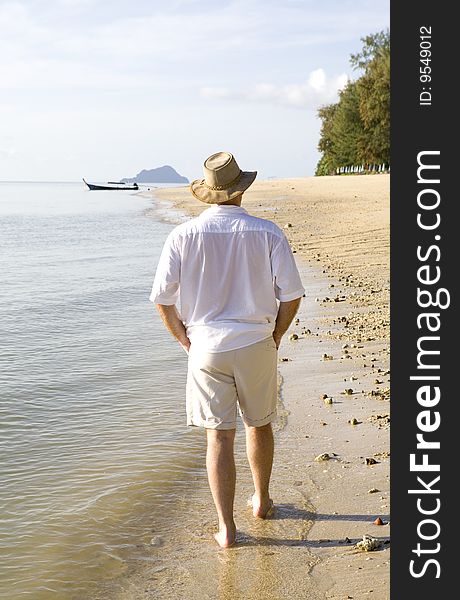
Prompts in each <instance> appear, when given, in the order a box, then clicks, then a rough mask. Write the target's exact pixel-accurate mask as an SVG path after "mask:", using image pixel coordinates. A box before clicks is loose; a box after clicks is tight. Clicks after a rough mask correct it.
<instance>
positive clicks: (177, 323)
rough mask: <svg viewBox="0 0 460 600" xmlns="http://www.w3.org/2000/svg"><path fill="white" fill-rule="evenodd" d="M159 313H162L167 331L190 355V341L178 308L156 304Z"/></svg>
mask: <svg viewBox="0 0 460 600" xmlns="http://www.w3.org/2000/svg"><path fill="white" fill-rule="evenodd" d="M155 306H156V308H157V310H158V312H159V313H160V316H161V318H162V319H163V323H164V324H165V325H166V329H167V330H168V331H169V332H170V333H171V334H172V335H173V336H174V337H175V338H176V340H177V341H178V342H179V344H180V345H181V346H182V348H183V349H184V350H185V351H186V352H187V353H188V351H189V348H190V340H189V339H188V337H187V333H186V330H185V327H184V324H183V323H182V321H181V320H180V318H179V314H178V312H177V308H176V307H175V306H174V305H167V304H155Z"/></svg>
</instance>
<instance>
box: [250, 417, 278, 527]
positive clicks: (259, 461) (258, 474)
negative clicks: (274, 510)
mask: <svg viewBox="0 0 460 600" xmlns="http://www.w3.org/2000/svg"><path fill="white" fill-rule="evenodd" d="M245 427H246V452H247V455H248V460H249V466H250V467H251V472H252V479H253V481H254V489H255V493H254V495H253V497H252V512H253V514H254V516H255V517H259V518H261V519H265V517H266V516H267V514H268V512H269V511H270V509H271V507H272V506H273V502H272V500H271V498H270V493H269V489H268V488H269V485H270V475H271V472H272V465H273V452H274V440H273V431H272V425H271V423H268V424H267V425H263V426H262V427H251V426H249V425H246V424H245Z"/></svg>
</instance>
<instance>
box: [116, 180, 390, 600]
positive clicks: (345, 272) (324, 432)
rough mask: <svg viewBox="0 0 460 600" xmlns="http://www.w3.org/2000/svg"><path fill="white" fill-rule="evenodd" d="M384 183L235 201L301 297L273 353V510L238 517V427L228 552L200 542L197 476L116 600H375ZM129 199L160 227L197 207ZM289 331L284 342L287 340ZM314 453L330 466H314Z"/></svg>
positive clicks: (172, 194)
mask: <svg viewBox="0 0 460 600" xmlns="http://www.w3.org/2000/svg"><path fill="white" fill-rule="evenodd" d="M388 185H389V176H387V175H378V176H368V177H356V178H355V177H347V178H340V177H329V178H327V177H321V178H305V179H292V180H280V181H273V180H270V181H261V182H256V183H255V184H254V185H253V186H252V187H251V188H250V190H248V192H247V193H246V194H245V197H244V200H243V206H244V207H245V208H247V209H248V211H249V212H250V213H252V214H255V215H257V216H261V217H264V218H268V219H270V220H273V221H275V222H277V223H278V225H280V226H281V227H282V228H283V229H284V231H285V232H286V235H287V236H288V238H289V240H290V243H291V246H292V248H293V251H294V252H295V253H296V255H297V257H296V258H297V259H298V264H299V270H300V272H301V276H302V280H303V282H304V285H305V287H306V296H307V297H306V298H304V301H303V302H302V305H301V308H300V310H299V313H298V315H297V317H298V322H294V323H293V324H292V326H291V328H290V329H289V331H288V332H287V334H286V335H285V337H284V338H283V342H282V345H281V347H280V351H279V373H280V392H281V393H280V396H281V402H282V406H283V411H282V412H283V413H284V414H285V416H284V420H285V421H286V422H285V423H283V422H282V421H283V418H281V423H280V425H278V426H275V427H274V430H275V439H276V450H275V464H274V470H273V479H272V481H273V485H272V496H273V498H274V502H275V505H277V509H276V514H275V517H274V518H273V519H269V520H267V521H264V522H258V523H254V522H253V519H251V517H250V515H248V510H247V507H246V506H245V501H246V499H247V497H249V496H250V494H251V481H250V472H249V467H248V466H247V463H246V461H245V456H244V441H243V439H242V436H241V427H240V428H239V429H240V431H239V434H238V433H237V442H236V462H237V470H238V483H237V498H236V507H235V508H236V521H237V526H238V529H239V534H238V541H239V544H238V545H237V546H235V548H233V549H230V550H227V551H219V550H218V549H217V548H216V547H215V545H214V544H213V543H212V542H210V537H211V532H212V531H213V529H214V521H215V519H214V512H213V511H214V508H213V505H212V501H211V497H210V494H209V492H208V490H207V489H198V488H201V487H203V483H204V479H203V477H200V478H198V479H199V480H200V481H197V484H199V485H198V486H197V489H194V490H193V492H192V493H191V495H190V498H187V499H184V500H183V502H182V503H181V510H185V511H188V513H189V514H188V518H187V525H186V527H184V526H181V524H180V523H179V524H178V529H177V531H174V532H171V537H170V538H169V540H167V541H165V542H164V544H163V543H162V545H161V546H160V547H158V548H153V549H152V550H151V553H150V557H149V561H150V562H151V563H152V562H153V563H154V565H155V567H154V568H153V569H152V564H150V565H149V568H147V569H145V568H140V569H138V570H137V571H136V573H134V572H133V575H132V576H131V577H129V578H128V579H127V580H125V582H124V584H121V588H122V589H120V595H119V596H116V597H117V598H120V599H121V598H123V599H128V598H129V599H134V598H136V599H137V598H145V599H147V598H153V597H155V598H162V597H165V598H166V597H169V598H182V597H187V598H190V599H191V600H192V599H193V598H197V599H198V598H215V597H219V598H220V597H223V598H235V599H237V598H239V597H241V598H242V597H245V598H256V597H264V598H267V599H270V598H273V600H275V598H284V597H291V595H295V596H297V597H299V598H310V599H312V600H313V599H316V598H317V599H318V600H320V599H324V598H327V599H331V600H332V599H335V598H337V599H339V598H344V597H347V595H348V596H351V597H355V598H358V597H359V598H367V597H369V598H374V599H376V600H386V598H388V597H389V551H388V543H387V542H388V541H389V525H384V526H377V525H374V524H373V521H374V519H375V518H376V517H381V518H382V520H383V521H384V523H387V522H388V521H389V460H388V459H389V439H388V437H389V436H388V433H389V430H388V427H389V402H388V400H389V394H388V388H389V370H388V324H387V323H388V318H389V306H388V277H389V268H388V244H389V228H388V226H389V218H388V215H386V213H387V212H388V196H389V194H388ZM142 195H143V196H150V197H152V198H154V199H155V206H154V207H153V208H152V209H151V210H152V211H153V213H155V215H156V217H157V218H163V219H166V220H167V219H168V216H167V215H168V214H169V215H170V217H171V220H172V221H173V222H177V219H179V220H180V219H181V214H183V213H185V214H187V215H191V216H195V215H196V214H198V213H199V212H201V211H202V210H204V209H206V208H207V205H200V204H199V203H198V201H196V200H194V198H193V197H192V196H191V195H190V194H189V192H188V187H187V188H171V189H168V188H160V189H158V188H157V189H155V190H152V191H151V192H150V193H146V192H142ZM158 202H161V205H160V206H158ZM350 203H351V204H350ZM170 209H172V211H173V212H172V213H171V212H169V211H170ZM161 213H163V214H161ZM299 259H300V260H299ZM326 298H327V300H326ZM295 323H297V324H295ZM292 333H295V334H296V335H298V339H297V340H294V341H290V340H289V336H290V335H291V334H292ZM344 345H346V347H345V348H344V347H343V346H344ZM324 354H327V355H328V356H332V357H333V358H332V359H326V360H323V358H322V357H323V355H324ZM350 379H351V381H350ZM377 382H378V383H377ZM349 388H352V390H353V392H352V393H351V394H345V393H344V390H345V389H349ZM323 394H327V395H328V397H332V399H333V400H332V404H326V403H325V402H324V401H323V400H322V399H321V396H322V395H323ZM353 419H355V420H356V424H355V425H352V424H350V423H349V421H352V422H354V421H353ZM325 452H327V453H329V455H330V457H331V460H328V461H325V462H317V461H315V457H316V456H318V455H319V454H322V453H325ZM366 458H372V459H373V460H375V464H374V465H372V466H370V465H367V464H365V463H366ZM203 463H204V461H203ZM205 487H206V486H205ZM371 490H372V491H373V493H369V492H370V491H371ZM374 490H378V491H374ZM180 512H181V511H180V510H179V511H178V519H180ZM190 513H191V514H190ZM364 534H369V535H372V536H373V537H376V538H379V539H380V540H381V541H382V544H381V550H379V551H377V552H372V553H358V552H356V550H355V546H354V544H355V543H356V542H357V541H359V540H360V539H361V538H362V536H363V535H364ZM197 544H199V547H198V548H197ZM254 559H255V563H254ZM253 564H254V565H255V566H256V572H254V568H253V567H251V565H253ZM210 575H211V579H213V578H214V583H216V581H217V582H218V586H217V587H218V589H219V591H220V594H219V595H217V596H216V585H217V584H216V585H215V586H214V588H213V587H212V584H213V581H211V582H207V583H206V582H204V581H203V579H205V578H206V577H207V578H209V576H210ZM162 594H164V595H162Z"/></svg>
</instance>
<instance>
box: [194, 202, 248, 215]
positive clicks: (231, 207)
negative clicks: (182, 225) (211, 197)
mask: <svg viewBox="0 0 460 600" xmlns="http://www.w3.org/2000/svg"><path fill="white" fill-rule="evenodd" d="M204 212H205V213H209V214H213V215H247V214H248V212H247V210H246V209H244V208H243V207H242V206H237V205H236V204H214V205H213V206H211V207H210V208H208V209H207V210H205V211H204Z"/></svg>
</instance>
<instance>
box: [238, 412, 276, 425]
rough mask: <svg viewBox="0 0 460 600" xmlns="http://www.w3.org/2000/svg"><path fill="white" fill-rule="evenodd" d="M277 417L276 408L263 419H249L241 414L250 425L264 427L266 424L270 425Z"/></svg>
mask: <svg viewBox="0 0 460 600" xmlns="http://www.w3.org/2000/svg"><path fill="white" fill-rule="evenodd" d="M275 417H276V410H274V411H273V412H271V413H270V414H269V415H267V416H266V417H264V418H263V419H248V418H246V417H245V416H244V415H241V418H242V419H243V421H244V423H245V424H246V425H249V426H250V427H263V426H264V425H268V423H271V422H272V421H273V419H274V418H275Z"/></svg>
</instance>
